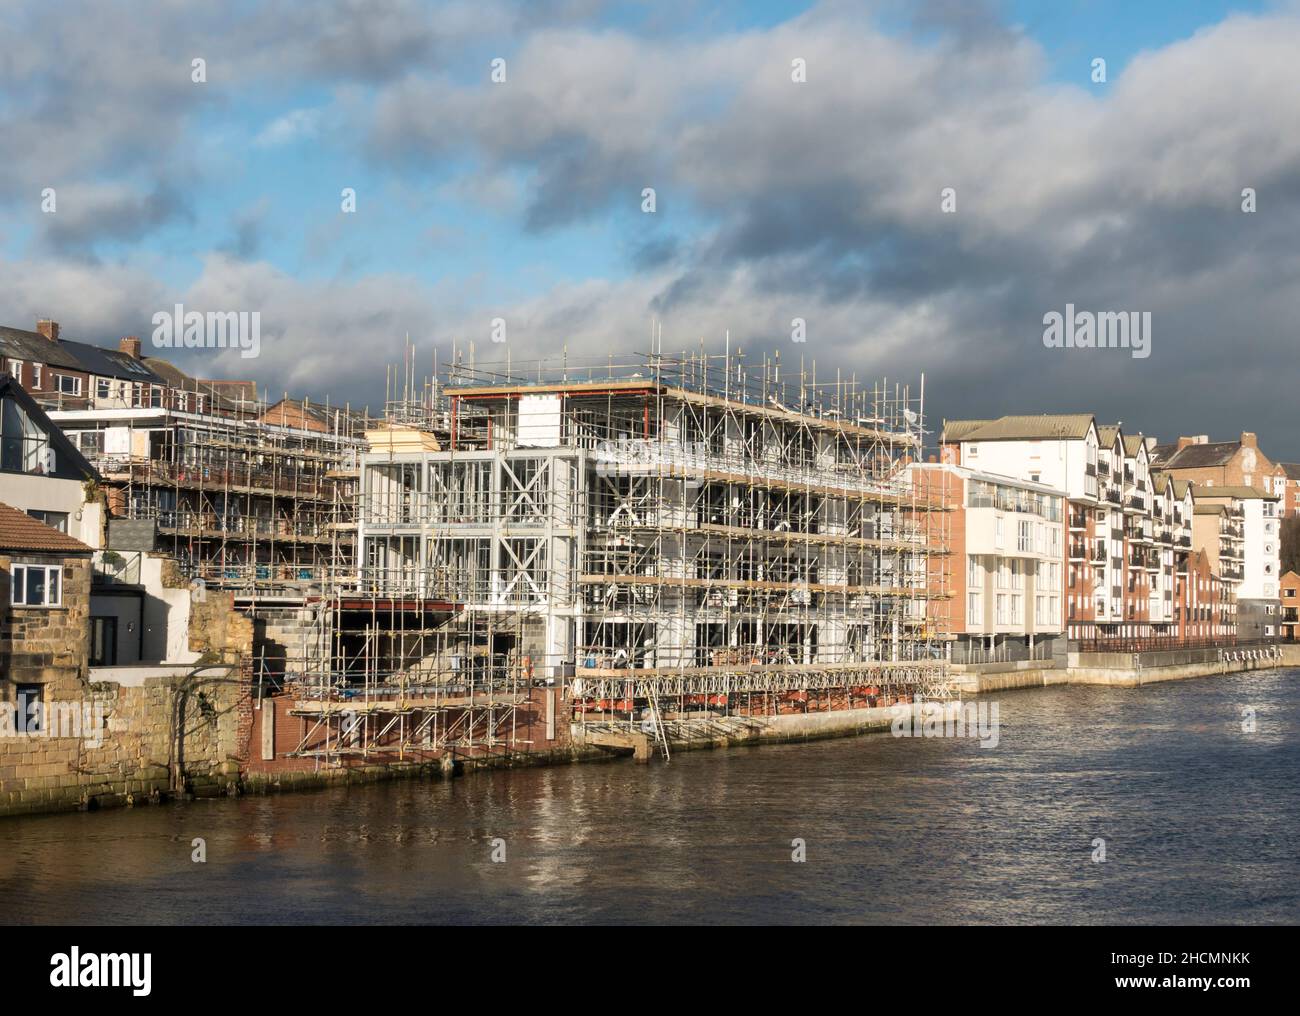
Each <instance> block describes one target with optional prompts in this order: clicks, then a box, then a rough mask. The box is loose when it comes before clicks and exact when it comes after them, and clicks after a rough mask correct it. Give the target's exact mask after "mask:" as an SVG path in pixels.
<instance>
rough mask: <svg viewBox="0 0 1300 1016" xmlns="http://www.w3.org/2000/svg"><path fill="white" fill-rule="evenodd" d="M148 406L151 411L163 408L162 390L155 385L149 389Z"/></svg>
mask: <svg viewBox="0 0 1300 1016" xmlns="http://www.w3.org/2000/svg"><path fill="white" fill-rule="evenodd" d="M149 405H150V407H151V408H153V409H162V408H163V390H162V389H161V388H159V387H158V386H157V385H153V386H152V387H151V388H150V389H149Z"/></svg>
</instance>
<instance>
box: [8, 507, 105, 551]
mask: <svg viewBox="0 0 1300 1016" xmlns="http://www.w3.org/2000/svg"><path fill="white" fill-rule="evenodd" d="M0 550H49V551H54V552H56V553H61V554H90V553H92V551H91V549H90V548H89V547H88V546H86V545H85V544H84V543H82V542H81V541H80V540H77V539H74V538H73V537H71V536H69V535H68V534H67V533H60V532H59V531H58V530H57V529H53V528H51V527H50V526H47V525H46V524H45V523H44V522H37V521H36V520H35V519H34V518H32V517H31V516H30V515H28V514H27V513H26V512H20V511H19V510H18V509H17V508H12V507H10V506H9V505H7V504H4V503H3V502H0Z"/></svg>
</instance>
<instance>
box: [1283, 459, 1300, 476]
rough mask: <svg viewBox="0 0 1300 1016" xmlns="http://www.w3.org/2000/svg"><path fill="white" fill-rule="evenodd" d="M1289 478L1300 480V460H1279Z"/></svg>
mask: <svg viewBox="0 0 1300 1016" xmlns="http://www.w3.org/2000/svg"><path fill="white" fill-rule="evenodd" d="M1278 465H1279V466H1281V467H1282V472H1284V473H1286V478H1287V479H1288V480H1300V462H1279V463H1278Z"/></svg>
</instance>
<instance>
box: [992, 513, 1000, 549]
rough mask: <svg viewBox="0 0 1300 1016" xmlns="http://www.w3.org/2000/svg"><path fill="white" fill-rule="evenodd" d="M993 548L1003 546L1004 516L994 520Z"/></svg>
mask: <svg viewBox="0 0 1300 1016" xmlns="http://www.w3.org/2000/svg"><path fill="white" fill-rule="evenodd" d="M993 546H995V547H999V548H1000V547H1001V546H1002V516H1000V515H999V516H997V517H996V518H994V520H993Z"/></svg>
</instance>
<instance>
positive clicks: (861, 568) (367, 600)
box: [263, 353, 948, 764]
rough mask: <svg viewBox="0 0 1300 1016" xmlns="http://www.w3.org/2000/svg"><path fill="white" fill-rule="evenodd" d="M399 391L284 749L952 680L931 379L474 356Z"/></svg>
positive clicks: (667, 719)
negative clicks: (928, 461) (928, 435)
mask: <svg viewBox="0 0 1300 1016" xmlns="http://www.w3.org/2000/svg"><path fill="white" fill-rule="evenodd" d="M406 394H407V396H408V397H407V398H405V399H403V400H402V401H401V402H399V403H397V404H395V405H392V406H390V411H389V413H388V418H387V420H386V423H385V425H384V426H382V427H376V428H374V429H372V430H370V431H369V432H368V433H367V442H368V446H367V450H366V451H365V452H364V454H363V455H362V456H361V459H360V488H359V494H358V499H357V522H356V527H357V528H356V543H355V547H356V558H355V564H354V566H352V567H349V568H347V569H338V570H336V571H335V572H334V574H333V575H332V576H331V582H330V584H329V586H328V587H327V588H323V589H322V590H321V591H320V596H319V598H318V599H316V600H314V602H313V610H312V611H311V612H310V614H309V618H310V620H309V623H308V624H307V625H305V626H304V629H303V631H302V632H301V639H300V642H299V645H300V647H301V649H302V653H301V656H300V657H299V658H298V661H297V662H291V663H290V664H289V665H288V667H287V672H288V675H289V678H290V682H289V684H290V687H289V688H288V689H287V692H288V698H289V699H290V701H289V702H286V703H284V706H285V708H286V710H287V711H288V712H290V713H291V714H292V715H293V716H294V717H295V718H296V720H295V722H293V723H292V724H290V726H292V730H293V733H292V735H286V734H284V733H283V732H281V733H279V734H274V735H265V734H264V735H263V739H264V743H265V744H267V745H269V746H270V748H269V749H268V751H269V754H267V755H264V757H265V758H270V757H272V756H274V755H276V754H277V753H280V752H282V751H283V752H284V753H285V754H289V755H294V756H297V757H300V758H304V759H306V758H310V759H313V760H316V762H317V763H318V764H319V762H320V761H321V760H331V761H340V760H345V759H348V758H354V759H355V758H362V759H378V758H393V757H401V758H403V759H409V760H423V759H430V758H435V757H436V758H443V759H444V760H445V759H446V758H448V757H452V756H455V755H458V754H464V755H471V754H476V753H483V752H489V753H490V752H500V753H505V754H509V753H511V752H516V751H527V750H534V751H535V750H538V749H539V748H547V747H551V746H554V745H555V744H557V743H558V742H559V741H561V740H562V731H563V730H566V729H567V728H568V727H569V724H570V723H573V724H574V725H575V727H574V729H575V730H577V731H579V732H582V731H588V732H590V733H591V734H592V735H593V739H594V738H595V735H597V734H599V733H601V732H609V733H611V734H612V735H615V736H616V735H617V733H618V731H619V730H628V731H633V732H640V734H641V735H642V736H647V735H648V736H650V737H651V738H652V739H653V740H654V741H657V742H659V743H661V744H662V745H663V746H664V749H665V750H667V747H668V744H669V743H670V742H671V741H672V740H673V737H674V735H681V733H682V732H683V731H685V730H687V729H688V728H689V727H690V725H691V724H692V723H693V722H704V723H711V724H715V725H716V724H724V725H725V724H727V723H731V724H740V725H753V724H762V723H764V722H769V721H770V720H771V718H773V717H780V716H782V715H783V714H787V713H805V712H810V711H829V710H840V709H857V708H870V707H878V706H884V705H888V704H892V703H894V702H896V701H898V700H900V699H908V700H910V699H911V698H912V697H913V696H915V695H918V694H919V695H923V696H926V697H928V698H943V697H946V696H947V694H948V679H947V664H946V661H945V655H946V647H947V637H946V635H945V633H944V632H943V631H941V630H939V628H938V627H937V625H936V618H938V617H939V616H940V614H941V612H940V611H938V610H934V609H932V607H933V606H934V602H935V600H937V599H941V598H943V597H944V596H946V595H947V594H946V591H945V590H944V589H943V588H942V584H941V583H939V584H936V582H935V581H934V575H937V574H943V573H944V572H943V570H942V569H931V568H930V563H931V559H932V557H933V556H934V555H939V554H943V553H945V552H946V546H945V544H946V539H945V533H946V526H945V523H944V521H943V520H944V518H945V516H944V506H943V499H942V498H941V497H934V496H932V495H931V494H929V493H926V494H924V495H922V494H918V490H917V488H916V487H915V486H914V485H913V483H912V481H911V479H910V477H909V473H908V470H907V468H906V467H907V465H908V464H909V463H910V462H913V461H917V460H918V458H919V456H920V452H921V446H922V443H923V435H924V430H923V419H924V414H923V395H922V393H921V392H919V391H918V392H915V393H913V392H912V391H910V390H909V388H908V387H907V386H903V385H893V386H891V385H888V384H885V383H881V384H876V385H873V386H871V387H864V386H860V385H859V384H858V383H857V382H856V380H854V379H849V380H845V379H843V378H841V377H837V378H836V379H835V380H834V381H831V382H829V383H828V382H826V381H825V380H823V381H820V382H819V381H818V380H817V379H816V378H815V376H814V373H813V372H812V371H805V370H802V369H800V370H798V371H795V372H791V371H789V370H785V371H784V373H783V370H782V365H781V364H780V363H779V360H763V361H762V362H760V363H758V364H756V365H754V364H747V363H746V362H745V360H744V357H743V356H741V355H739V354H728V355H724V356H709V355H705V354H703V353H701V354H697V355H682V356H677V357H670V356H664V355H661V354H652V355H649V356H647V357H645V358H643V359H639V360H637V361H636V362H633V363H624V364H617V363H614V362H605V363H602V364H600V365H599V366H594V365H587V366H578V365H576V364H575V363H573V362H572V361H567V360H566V361H564V362H557V363H547V362H542V363H530V364H520V363H518V362H514V363H502V364H488V365H485V364H477V365H475V364H473V363H466V362H464V360H463V358H454V359H453V362H452V364H451V366H450V367H449V369H447V370H446V372H445V375H444V376H443V377H442V378H439V379H437V380H435V381H433V382H431V383H428V384H426V386H425V388H424V391H423V394H422V395H421V396H420V397H418V398H417V397H415V396H414V395H411V392H410V386H409V385H408V387H407V392H406ZM279 722H280V724H281V726H284V725H285V720H284V719H283V718H282V719H281V720H280V721H279ZM291 742H292V746H290V743H291Z"/></svg>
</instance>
